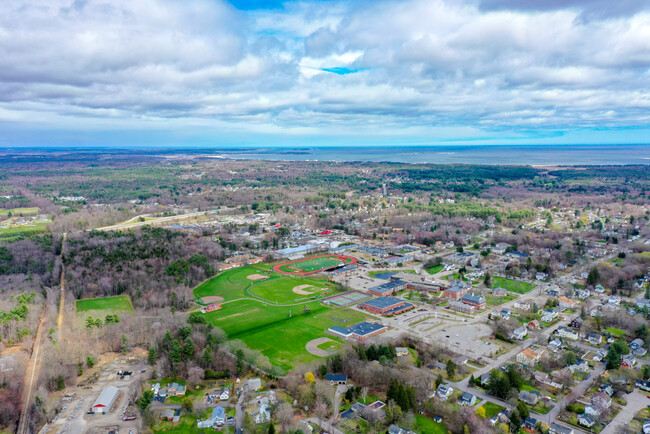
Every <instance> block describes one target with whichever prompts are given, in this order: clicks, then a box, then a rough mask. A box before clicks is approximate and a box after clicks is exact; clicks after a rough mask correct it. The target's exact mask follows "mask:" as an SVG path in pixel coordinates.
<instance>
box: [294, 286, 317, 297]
mask: <svg viewBox="0 0 650 434" xmlns="http://www.w3.org/2000/svg"><path fill="white" fill-rule="evenodd" d="M307 288H314V289H316V291H311V292H310V291H305V290H306V289H307ZM318 291H319V290H318V288H316V287H315V286H313V285H300V286H296V287H295V288H293V292H294V293H296V294H298V295H312V294H313V293H314V292H318Z"/></svg>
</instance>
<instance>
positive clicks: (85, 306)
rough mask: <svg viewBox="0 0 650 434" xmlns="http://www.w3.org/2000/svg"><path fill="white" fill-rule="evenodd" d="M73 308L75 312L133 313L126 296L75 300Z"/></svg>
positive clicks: (129, 300)
mask: <svg viewBox="0 0 650 434" xmlns="http://www.w3.org/2000/svg"><path fill="white" fill-rule="evenodd" d="M75 307H76V311H77V312H91V311H102V312H105V313H112V312H133V305H132V304H131V299H130V298H129V296H128V295H118V296H116V297H104V298H87V299H84V300H77V301H76V302H75Z"/></svg>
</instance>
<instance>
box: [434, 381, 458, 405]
mask: <svg viewBox="0 0 650 434" xmlns="http://www.w3.org/2000/svg"><path fill="white" fill-rule="evenodd" d="M452 393H454V389H453V388H452V387H451V386H447V385H446V384H441V385H440V386H438V388H437V389H436V395H438V398H440V399H442V400H443V401H446V400H447V399H448V398H449V397H450V396H451V394H452Z"/></svg>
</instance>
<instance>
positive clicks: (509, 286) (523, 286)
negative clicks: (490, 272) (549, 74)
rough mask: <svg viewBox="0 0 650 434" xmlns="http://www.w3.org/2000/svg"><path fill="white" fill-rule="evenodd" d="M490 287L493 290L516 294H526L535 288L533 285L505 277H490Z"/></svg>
mask: <svg viewBox="0 0 650 434" xmlns="http://www.w3.org/2000/svg"><path fill="white" fill-rule="evenodd" d="M492 287H493V288H498V287H501V288H504V289H506V290H507V291H508V292H516V293H517V294H526V293H527V292H529V291H530V290H531V289H533V288H534V287H535V284H534V283H530V282H523V281H521V280H516V279H510V278H507V277H500V276H493V277H492Z"/></svg>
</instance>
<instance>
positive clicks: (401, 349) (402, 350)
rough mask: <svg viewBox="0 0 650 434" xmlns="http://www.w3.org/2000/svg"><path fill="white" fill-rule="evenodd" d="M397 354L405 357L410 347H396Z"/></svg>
mask: <svg viewBox="0 0 650 434" xmlns="http://www.w3.org/2000/svg"><path fill="white" fill-rule="evenodd" d="M395 354H396V355H397V357H404V356H408V355H409V349H408V348H406V347H395Z"/></svg>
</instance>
